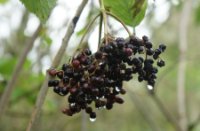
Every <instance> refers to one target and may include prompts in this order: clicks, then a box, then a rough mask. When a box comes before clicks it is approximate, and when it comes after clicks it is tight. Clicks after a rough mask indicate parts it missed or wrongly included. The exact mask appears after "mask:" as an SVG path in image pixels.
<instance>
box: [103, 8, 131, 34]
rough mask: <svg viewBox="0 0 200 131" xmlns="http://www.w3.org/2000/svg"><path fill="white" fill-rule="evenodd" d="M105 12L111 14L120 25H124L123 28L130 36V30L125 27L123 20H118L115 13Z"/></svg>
mask: <svg viewBox="0 0 200 131" xmlns="http://www.w3.org/2000/svg"><path fill="white" fill-rule="evenodd" d="M106 14H107V15H109V16H112V17H113V18H115V19H116V20H117V21H118V22H119V23H121V24H122V26H123V27H124V29H125V30H126V32H127V33H128V35H129V36H131V32H130V31H129V29H128V28H127V27H126V25H125V24H124V22H123V21H122V20H120V19H119V18H118V17H117V16H116V15H114V14H112V13H110V12H108V11H106Z"/></svg>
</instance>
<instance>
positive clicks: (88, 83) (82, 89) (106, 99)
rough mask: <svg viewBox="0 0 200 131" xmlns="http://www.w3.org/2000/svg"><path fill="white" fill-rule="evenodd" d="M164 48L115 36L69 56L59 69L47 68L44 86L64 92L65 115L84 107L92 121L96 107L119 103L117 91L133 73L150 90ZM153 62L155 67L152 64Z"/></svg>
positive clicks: (144, 41) (61, 93)
mask: <svg viewBox="0 0 200 131" xmlns="http://www.w3.org/2000/svg"><path fill="white" fill-rule="evenodd" d="M165 50H166V46H165V45H164V44H160V45H159V47H158V48H156V49H154V48H153V44H152V42H150V40H149V38H148V37H147V36H143V37H142V39H139V38H137V37H134V36H133V37H130V38H129V39H127V40H125V39H124V38H116V39H114V40H112V41H109V43H108V44H105V43H102V45H101V46H100V47H99V50H98V51H97V52H96V53H94V54H92V53H91V51H90V50H89V49H83V50H82V51H80V52H78V54H77V55H76V56H73V58H72V61H71V62H70V63H68V64H67V63H65V64H63V65H62V68H61V70H56V69H50V70H48V73H49V75H51V76H53V77H56V78H55V79H52V80H49V82H48V86H49V87H53V91H54V92H55V93H57V94H58V95H61V96H66V95H68V98H67V101H68V103H69V106H68V108H66V109H64V110H63V111H62V112H63V113H64V114H66V115H68V116H72V115H74V114H76V113H79V112H80V111H81V110H85V112H86V113H87V114H89V117H90V120H91V121H95V119H96V113H95V110H94V109H93V108H92V106H91V104H92V103H94V107H95V108H97V109H102V108H106V109H107V110H111V109H112V108H113V106H114V104H116V103H118V104H123V103H124V100H123V99H122V98H121V97H119V95H120V94H122V95H124V94H126V90H125V88H124V87H123V82H124V81H130V80H131V79H132V78H134V76H135V75H136V74H137V80H138V81H139V82H144V81H145V82H147V84H148V86H147V88H148V89H149V90H151V92H152V91H154V90H153V88H154V85H155V82H156V78H157V76H156V74H157V73H158V67H163V66H164V65H165V62H164V61H163V60H162V59H161V58H160V55H161V54H162V53H163V52H164V51H165ZM155 63H157V66H156V64H155Z"/></svg>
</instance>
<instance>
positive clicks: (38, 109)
mask: <svg viewBox="0 0 200 131" xmlns="http://www.w3.org/2000/svg"><path fill="white" fill-rule="evenodd" d="M87 2H88V0H83V1H82V2H81V4H80V6H79V7H78V9H77V11H76V14H75V16H74V18H73V19H72V20H71V22H70V24H69V27H68V29H67V32H66V34H65V36H64V38H63V41H62V45H61V47H60V48H59V51H58V52H57V54H56V56H55V58H54V60H53V63H52V65H51V68H56V67H57V66H58V65H59V63H60V62H61V58H62V57H63V55H64V53H65V49H66V47H67V45H68V42H69V40H70V38H71V36H72V34H73V32H74V29H75V27H76V24H77V22H78V20H79V17H80V15H81V13H82V12H83V9H84V8H85V5H86V4H87ZM49 79H50V76H49V75H48V74H47V76H46V78H45V81H44V83H43V85H42V87H41V89H40V92H39V94H38V97H37V101H36V104H35V108H34V110H33V112H32V116H31V119H30V121H29V124H28V126H27V129H26V131H31V130H33V128H34V127H35V126H36V125H37V124H36V122H37V120H38V118H39V114H40V112H41V109H42V105H43V104H44V101H45V97H46V95H47V91H48V81H49Z"/></svg>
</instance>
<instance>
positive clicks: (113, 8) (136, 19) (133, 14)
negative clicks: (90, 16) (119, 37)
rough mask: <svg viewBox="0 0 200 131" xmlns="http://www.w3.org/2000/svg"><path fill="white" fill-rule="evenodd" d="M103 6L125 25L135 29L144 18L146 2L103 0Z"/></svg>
mask: <svg viewBox="0 0 200 131" xmlns="http://www.w3.org/2000/svg"><path fill="white" fill-rule="evenodd" d="M104 6H105V8H106V10H107V11H110V12H111V13H113V14H114V15H116V16H117V17H118V18H119V19H121V20H122V21H123V22H124V23H125V24H126V25H129V26H132V27H136V26H137V25H139V24H140V22H141V21H142V20H143V18H144V16H145V12H146V9H147V0H104Z"/></svg>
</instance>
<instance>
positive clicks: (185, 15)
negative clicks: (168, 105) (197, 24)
mask: <svg viewBox="0 0 200 131" xmlns="http://www.w3.org/2000/svg"><path fill="white" fill-rule="evenodd" d="M191 8H192V0H187V1H186V2H184V5H183V9H182V12H181V18H180V26H179V34H180V35H179V51H180V55H179V67H178V80H177V100H178V114H179V124H180V127H181V130H182V131H187V130H188V127H187V126H188V122H187V114H186V103H185V70H186V62H187V61H186V52H187V44H188V43H187V41H188V39H187V38H188V37H187V36H188V24H189V20H190V15H191Z"/></svg>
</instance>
